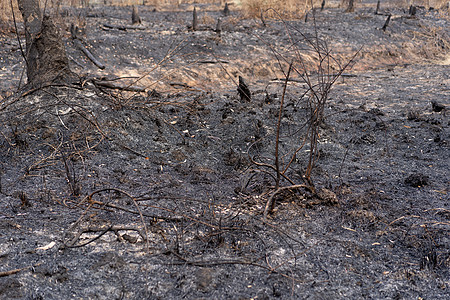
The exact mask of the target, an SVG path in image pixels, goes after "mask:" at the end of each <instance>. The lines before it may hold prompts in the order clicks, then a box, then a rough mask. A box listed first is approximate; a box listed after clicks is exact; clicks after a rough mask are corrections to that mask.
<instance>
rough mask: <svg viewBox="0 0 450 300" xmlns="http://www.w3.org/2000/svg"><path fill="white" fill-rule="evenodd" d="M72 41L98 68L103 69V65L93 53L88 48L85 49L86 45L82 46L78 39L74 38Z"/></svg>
mask: <svg viewBox="0 0 450 300" xmlns="http://www.w3.org/2000/svg"><path fill="white" fill-rule="evenodd" d="M72 41H73V43H74V44H75V46H76V47H77V48H78V49H80V50H81V51H82V52H83V53H84V55H86V56H87V57H88V58H89V59H90V60H91V61H92V62H93V63H94V64H95V65H96V66H97V67H98V68H99V69H102V70H103V69H104V68H105V65H104V64H102V63H101V62H100V61H99V60H98V59H96V58H95V57H94V55H92V53H91V52H90V51H89V50H88V49H86V47H84V45H83V44H82V43H81V41H80V40H79V39H76V38H75V39H73V40H72Z"/></svg>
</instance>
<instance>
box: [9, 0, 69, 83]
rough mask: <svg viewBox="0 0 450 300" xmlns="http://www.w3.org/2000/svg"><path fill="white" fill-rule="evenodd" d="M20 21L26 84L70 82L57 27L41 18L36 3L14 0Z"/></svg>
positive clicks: (65, 57) (47, 17) (29, 0)
mask: <svg viewBox="0 0 450 300" xmlns="http://www.w3.org/2000/svg"><path fill="white" fill-rule="evenodd" d="M17 1H18V4H19V9H20V12H21V13H22V17H23V20H24V26H25V38H26V53H25V61H26V64H27V77H28V83H29V84H31V85H39V84H42V83H45V82H53V81H55V80H62V81H64V82H66V81H68V80H73V79H74V75H75V74H74V73H72V71H70V68H69V60H68V58H67V55H66V51H65V47H64V44H63V42H62V38H61V35H60V33H59V30H58V28H57V27H56V26H55V24H54V23H53V22H52V20H51V18H50V17H49V16H44V17H42V13H41V10H40V7H39V1H38V0H17Z"/></svg>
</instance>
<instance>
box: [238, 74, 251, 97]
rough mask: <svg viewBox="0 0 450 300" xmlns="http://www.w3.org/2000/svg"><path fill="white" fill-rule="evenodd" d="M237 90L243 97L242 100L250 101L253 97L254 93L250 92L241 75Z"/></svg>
mask: <svg viewBox="0 0 450 300" xmlns="http://www.w3.org/2000/svg"><path fill="white" fill-rule="evenodd" d="M237 90H238V93H239V96H240V97H241V101H250V100H251V99H252V93H251V92H250V89H249V88H248V86H247V84H246V83H245V81H244V78H242V76H239V85H238V89H237Z"/></svg>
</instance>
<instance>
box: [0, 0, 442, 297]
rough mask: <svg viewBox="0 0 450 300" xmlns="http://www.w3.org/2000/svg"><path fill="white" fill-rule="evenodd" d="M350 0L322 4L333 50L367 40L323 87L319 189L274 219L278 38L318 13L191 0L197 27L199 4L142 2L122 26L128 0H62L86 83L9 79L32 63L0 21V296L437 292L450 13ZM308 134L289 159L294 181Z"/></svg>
mask: <svg viewBox="0 0 450 300" xmlns="http://www.w3.org/2000/svg"><path fill="white" fill-rule="evenodd" d="M189 9H191V8H189V7H186V8H183V10H189ZM385 10H387V8H385ZM343 11H344V8H328V9H327V8H325V10H324V11H323V12H317V14H316V24H317V30H318V35H319V36H320V37H321V38H323V39H325V40H327V41H328V45H329V48H330V49H331V50H332V51H333V54H334V55H335V57H336V58H337V59H338V60H339V61H341V62H342V63H345V62H346V61H348V60H349V59H351V57H352V56H353V55H354V54H355V53H356V52H357V51H360V52H359V53H358V54H357V56H356V59H355V62H354V63H352V64H351V66H350V67H349V68H348V69H347V70H345V71H344V74H343V76H342V77H341V78H340V79H339V80H338V81H337V82H336V83H335V85H334V86H333V88H332V91H331V94H330V95H329V99H328V102H327V106H326V110H325V122H324V124H322V125H321V129H320V130H321V131H320V133H321V134H320V140H319V148H320V157H319V159H318V162H317V164H316V166H315V168H314V170H313V176H312V179H313V182H314V184H315V186H316V188H317V191H318V194H319V195H320V196H321V197H318V196H316V195H312V194H311V193H310V192H308V191H305V190H301V189H299V190H294V191H289V190H287V191H285V192H284V193H280V194H279V195H278V196H277V197H276V206H275V211H274V212H273V213H272V214H271V215H270V216H269V218H268V221H267V222H264V221H263V216H262V214H263V211H264V206H265V204H266V201H267V199H268V198H269V197H270V195H271V193H272V192H273V187H274V180H273V177H272V176H273V172H271V170H270V169H263V168H261V167H259V166H257V165H255V164H253V163H252V162H251V161H250V159H249V158H252V159H254V160H255V161H258V162H265V163H273V158H274V147H275V142H274V135H275V126H276V122H277V114H278V109H279V101H280V97H281V94H282V88H283V86H282V82H283V79H284V78H283V73H282V72H281V70H280V66H279V64H278V62H277V60H276V59H275V58H274V55H273V53H274V51H273V50H274V49H276V51H277V52H278V53H280V54H281V55H282V57H285V58H291V57H293V56H292V51H291V48H292V47H291V46H292V40H295V39H298V38H299V37H300V36H301V34H305V35H309V36H314V34H315V30H314V26H313V24H312V21H311V16H309V17H308V22H307V23H305V22H304V20H303V19H302V20H289V21H286V22H285V23H283V22H280V21H277V20H270V19H266V23H267V26H266V27H264V26H263V25H262V24H261V22H260V21H259V20H248V19H245V18H242V17H241V16H240V14H239V12H238V11H235V10H233V8H232V11H231V15H230V16H223V15H222V13H221V11H220V10H219V9H216V10H211V11H209V10H208V7H202V6H199V7H198V17H199V30H198V31H195V32H193V31H190V30H189V28H188V26H189V25H190V24H191V18H192V10H190V11H187V12H186V11H182V10H180V11H160V10H157V11H154V10H153V7H139V13H140V17H141V20H142V24H141V25H139V28H138V29H136V28H135V29H127V30H120V29H117V28H114V27H113V28H111V27H107V26H106V27H105V26H104V25H105V24H107V25H111V26H113V25H114V26H125V25H126V26H131V8H117V7H105V8H96V9H90V10H76V11H75V10H68V11H67V14H65V16H66V17H65V19H63V20H62V21H61V22H62V23H61V24H65V25H64V26H65V27H63V29H64V28H67V29H68V28H69V26H70V24H69V23H70V22H72V21H73V22H75V23H77V25H79V27H80V28H81V29H82V30H81V33H82V39H83V43H84V44H85V45H86V46H87V47H88V48H89V49H90V50H91V51H92V52H93V54H94V55H96V56H97V57H98V58H99V59H100V60H101V61H102V62H103V63H104V64H105V66H106V68H105V70H98V69H97V68H96V67H95V66H94V65H93V64H92V63H91V62H90V61H89V60H88V59H87V58H85V57H84V56H83V54H82V53H81V52H80V51H79V50H77V49H76V47H75V46H74V45H73V44H72V41H71V38H70V34H69V33H68V31H67V32H66V31H64V35H65V42H66V50H67V53H68V55H69V58H70V59H71V67H72V69H73V70H74V71H75V72H76V73H78V74H80V75H83V78H82V80H83V87H82V88H81V87H80V86H79V85H74V86H70V85H67V86H49V87H45V88H42V89H38V90H31V91H30V90H21V89H19V91H18V92H17V93H15V91H16V90H18V85H19V81H20V74H21V72H22V68H23V66H24V63H23V61H22V59H21V56H20V50H19V48H18V43H17V39H16V37H15V36H14V35H3V36H1V46H0V53H1V54H0V56H1V60H0V63H1V68H0V69H1V70H0V75H1V77H0V78H1V79H2V80H1V82H0V88H1V93H2V94H1V95H2V96H1V97H2V98H0V99H1V100H0V114H1V118H0V122H1V123H0V124H1V127H0V133H1V135H0V154H1V155H0V192H1V193H0V211H1V212H0V262H1V264H0V276H1V277H0V298H2V299H180V298H186V299H421V298H422V299H446V298H448V297H449V294H450V292H449V279H448V278H449V277H450V276H449V275H450V274H449V265H450V260H449V253H450V252H449V244H450V241H449V228H450V223H449V222H450V213H449V209H450V208H449V203H448V186H449V171H448V170H449V169H450V163H449V159H448V157H449V139H450V135H449V120H448V112H447V110H448V109H447V107H449V105H450V96H449V92H450V90H449V87H450V79H449V78H450V76H449V75H450V74H449V73H450V71H449V65H448V64H449V62H448V60H449V43H450V40H449V28H450V24H449V15H448V12H445V11H442V10H441V11H428V10H425V9H422V8H418V9H417V12H416V16H415V17H413V18H412V17H409V16H408V10H406V9H405V10H400V9H394V8H390V9H389V11H385V12H386V13H391V14H392V17H391V22H390V24H389V26H388V27H387V28H386V31H382V30H381V27H382V26H383V24H384V21H385V19H386V15H375V14H374V12H375V5H373V6H370V7H369V6H364V7H359V8H358V6H357V8H356V10H355V12H354V13H343ZM79 15H81V16H82V18H76V17H75V16H79ZM219 16H221V17H222V31H221V33H220V35H218V33H216V32H215V31H214V29H215V28H216V21H217V17H219ZM63 21H64V22H63ZM68 21H70V22H68ZM84 24H85V26H83V25H84ZM83 34H84V35H83ZM362 46H364V47H363V48H362V49H361V47H362ZM168 53H169V54H170V55H169V56H168ZM161 61H162V62H161ZM159 62H161V63H160V64H158V63H159ZM315 62H317V61H316V60H315V58H314V56H313V55H311V57H310V60H308V61H306V63H307V65H308V67H313V66H314V63H315ZM283 66H284V68H286V65H283ZM335 71H336V72H337V70H335ZM144 75H145V76H144ZM138 76H143V77H142V78H136V77H138ZM238 76H242V77H243V78H244V79H245V81H246V83H247V85H248V87H249V88H250V90H251V92H252V97H251V101H241V99H240V97H239V94H238V91H237V84H238V81H239V80H238ZM101 77H103V79H112V78H114V77H133V78H124V79H120V80H114V81H112V82H114V83H117V84H120V85H122V86H127V85H134V86H138V87H143V88H145V89H146V92H144V93H131V92H124V91H118V90H113V89H109V88H106V87H102V86H99V85H95V84H94V82H95V81H94V80H92V79H93V78H96V79H100V78H101ZM137 79H140V80H137ZM304 86H305V85H304V83H303V82H301V78H299V77H298V76H294V77H293V78H292V81H291V83H290V84H289V86H288V89H287V94H286V99H285V103H286V105H285V110H284V112H283V116H282V122H281V131H282V137H281V144H280V145H281V146H280V147H281V151H282V153H283V154H289V153H292V151H293V150H292V149H295V148H296V147H298V146H299V141H300V140H299V136H300V135H301V133H302V131H301V130H302V129H301V128H300V127H301V125H302V124H304V123H305V118H306V115H307V114H306V113H307V109H308V107H307V106H306V104H305V103H306V102H305V99H304V97H302V95H303V93H304V91H305V87H304ZM13 92H14V93H13ZM433 102H435V104H434V105H433V104H432V103H433ZM437 104H439V105H441V106H443V107H444V109H441V110H439V111H436V109H435V107H436V105H437ZM307 150H308V149H306V148H305V149H304V150H302V151H301V152H299V153H298V155H297V156H296V160H295V162H294V163H293V165H292V166H291V168H290V170H289V171H288V173H287V174H288V175H289V177H290V178H292V179H293V180H294V181H295V182H298V183H302V179H301V174H302V172H303V171H304V168H305V166H306V163H307V153H308V152H307ZM283 159H284V160H286V159H287V157H284V158H283ZM282 185H283V186H288V185H289V184H288V183H287V182H282Z"/></svg>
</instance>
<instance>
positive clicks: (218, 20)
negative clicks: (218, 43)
mask: <svg viewBox="0 0 450 300" xmlns="http://www.w3.org/2000/svg"><path fill="white" fill-rule="evenodd" d="M221 32H222V18H218V19H217V24H216V33H217V34H218V35H220V34H221Z"/></svg>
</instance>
